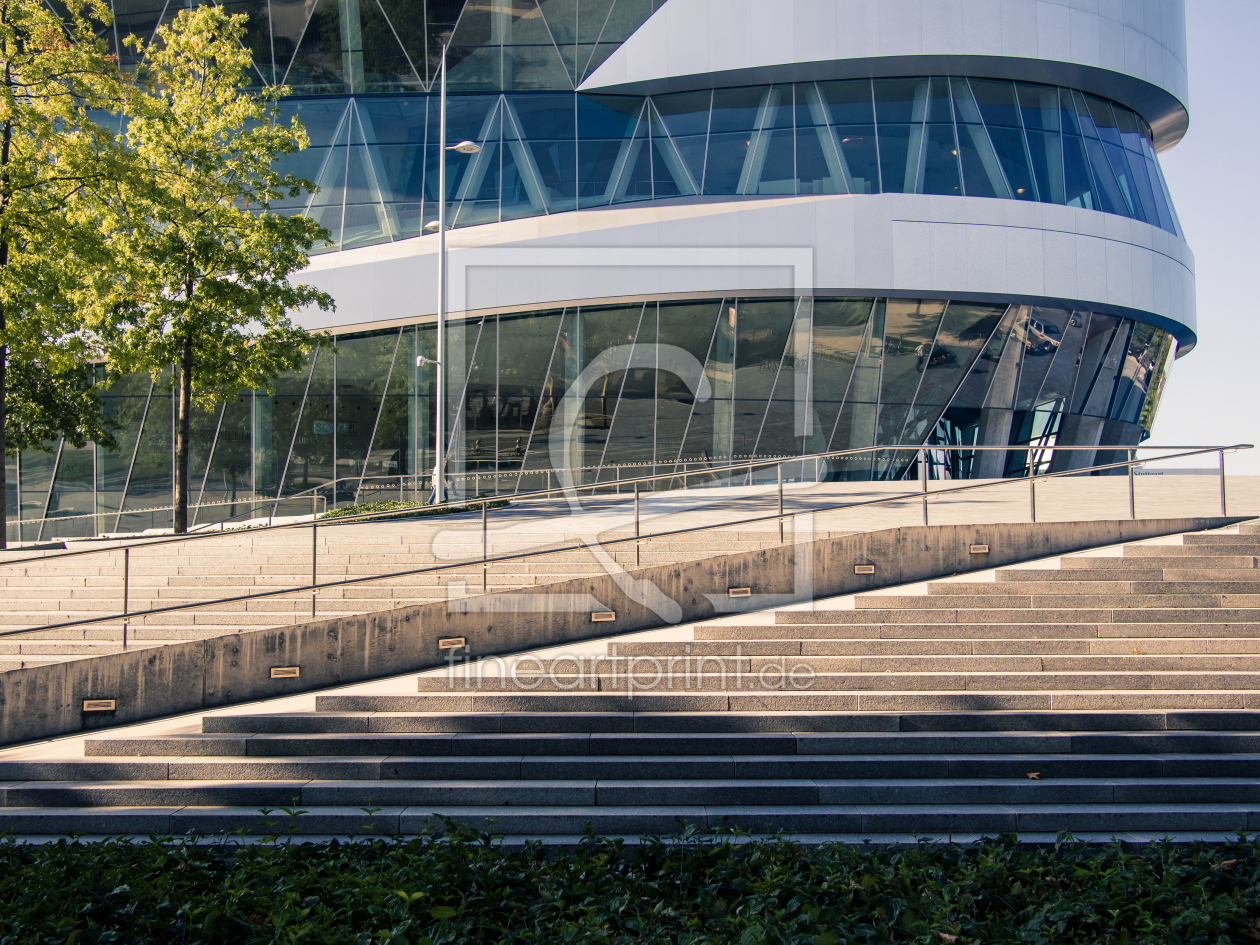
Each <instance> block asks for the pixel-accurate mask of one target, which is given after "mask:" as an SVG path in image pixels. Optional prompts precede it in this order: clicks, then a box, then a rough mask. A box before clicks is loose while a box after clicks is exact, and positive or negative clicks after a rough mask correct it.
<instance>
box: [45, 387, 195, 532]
mask: <svg viewBox="0 0 1260 945" xmlns="http://www.w3.org/2000/svg"><path fill="white" fill-rule="evenodd" d="M172 403H173V398H172V396H171V371H170V369H167V370H165V371H163V372H162V374H161V376H159V377H158V379H157V380H156V381H155V382H154V384H153V396H151V397H150V398H149V408H148V412H147V413H146V415H145V418H144V429H143V430H142V431H141V432H140V443H139V446H138V447H137V448H136V455H135V461H134V462H133V463H132V466H131V478H130V481H129V482H128V485H127V495H126V497H125V498H124V499H123V515H122V517H121V518H120V519H119V523H118V525H119V531H143V530H144V529H146V528H170V527H171V523H172V520H173V517H172V513H171V512H170V511H169V509H170V506H171V503H172V501H173V500H174V472H175V470H174V464H173V461H172V457H173V450H174V436H175V429H174V423H173V421H172V419H171V418H172V412H171V406H172ZM23 492H25V489H23ZM157 508H165V509H167V511H162V512H150V513H145V512H144V511H143V510H145V509H157ZM128 513H135V514H128Z"/></svg>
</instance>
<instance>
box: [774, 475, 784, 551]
mask: <svg viewBox="0 0 1260 945" xmlns="http://www.w3.org/2000/svg"><path fill="white" fill-rule="evenodd" d="M775 469H776V470H778V473H779V544H780V545H781V544H783V464H782V463H779V465H778V466H776V467H775Z"/></svg>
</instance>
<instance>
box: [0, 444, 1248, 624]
mask: <svg viewBox="0 0 1260 945" xmlns="http://www.w3.org/2000/svg"><path fill="white" fill-rule="evenodd" d="M1253 448H1254V447H1253V446H1252V444H1250V443H1239V444H1234V445H1232V446H1211V447H1169V446H1150V447H1122V448H1118V449H1117V450H1115V451H1116V452H1127V453H1128V457H1129V458H1128V459H1127V460H1125V461H1123V462H1118V463H1104V464H1099V465H1094V466H1088V467H1082V468H1077V469H1069V470H1063V471H1060V472H1046V473H1035V472H1034V473H1033V474H1032V475H1029V476H1028V477H1027V479H1028V485H1029V514H1030V518H1031V520H1032V521H1034V522H1035V521H1036V520H1037V496H1036V487H1037V483H1038V482H1039V481H1040V482H1045V481H1048V480H1051V479H1060V478H1066V477H1077V476H1083V475H1092V474H1093V473H1097V472H1114V471H1119V470H1124V471H1126V472H1127V475H1128V499H1129V502H1128V505H1129V517H1130V518H1131V519H1135V518H1136V517H1137V506H1136V496H1135V486H1134V475H1133V470H1134V467H1135V466H1139V465H1145V464H1146V463H1148V462H1160V461H1165V460H1174V459H1186V458H1188V457H1193V456H1206V455H1211V454H1214V453H1215V454H1217V455H1218V458H1219V476H1220V500H1221V515H1222V517H1225V516H1226V515H1227V514H1228V506H1227V497H1226V489H1225V453H1227V452H1234V451H1237V450H1245V449H1253ZM1056 449H1058V450H1090V451H1095V452H1096V451H1097V450H1098V448H1097V447H1056ZM940 450H957V451H964V452H975V451H982V450H1002V451H1004V452H1011V448H1010V447H984V446H969V447H961V446H958V447H955V446H945V447H940V446H877V447H865V448H862V449H857V450H841V451H837V452H831V453H818V454H812V455H808V456H798V457H792V458H791V459H788V460H782V459H774V460H754V461H750V462H747V463H738V464H733V465H726V466H721V467H717V468H712V469H708V470H706V471H705V472H706V474H715V473H731V474H739V476H740V478H742V477H743V476H747V477H748V482H749V483H750V484H754V481H755V470H756V469H757V468H758V467H765V466H773V467H775V469H776V476H775V480H773V481H774V482H776V483H777V501H778V509H777V511H776V512H775V513H771V514H768V515H756V516H753V517H749V518H739V519H736V520H734V521H725V522H719V523H713V524H705V525H695V526H689V527H686V528H677V529H671V530H669V531H664V532H654V533H652V534H649V535H644V534H642V533H641V530H640V514H639V512H640V509H639V505H640V494H641V490H640V488H639V487H640V486H641V485H642V484H644V483H648V482H652V483H655V482H658V481H660V480H668V479H676V478H678V474H677V473H676V472H671V473H662V474H658V475H653V476H643V477H637V478H635V479H633V480H625V481H623V482H622V484H623V485H630V486H632V488H633V501H634V526H633V528H634V533H633V535H629V536H626V537H620V538H609V539H604V538H596V539H593V540H583V541H582V542H581V543H579V544H568V545H561V546H560V547H551V548H545V549H537V550H533V551H525V552H518V553H514V554H502V555H495V556H494V557H491V556H490V554H489V506H490V504H492V503H493V502H494V501H497V500H495V499H493V498H487V499H484V500H481V501H473V502H471V503H468V502H464V503H457V502H448V503H444V504H443V505H441V506H424V507H421V508H420V509H418V510H417V511H423V512H424V513H426V514H433V513H434V512H435V511H439V510H445V511H448V512H452V511H460V510H471V509H474V508H476V507H477V506H480V512H481V557H480V558H479V559H476V558H474V559H469V560H463V561H459V562H454V563H451V564H437V565H433V566H430V567H423V568H412V569H408V570H406V571H392V572H387V573H382V574H374V575H367V576H363V577H354V578H348V579H346V580H338V581H326V582H323V583H320V581H319V543H318V530H319V527H320V523H319V521H318V520H312V521H311V522H309V523H307V522H295V523H286V524H282V525H272V526H267V527H264V528H260V529H258V531H264V532H273V531H283V530H287V529H293V528H308V527H309V528H310V529H311V582H310V583H309V584H303V585H297V586H291V587H286V588H278V589H275V590H269V591H262V592H260V593H257V594H244V595H237V596H234V597H225V598H218V599H215V600H208V601H198V602H195V603H191V604H178V605H174V606H171V607H158V608H151V609H148V610H143V611H129V607H128V599H129V593H130V567H131V549H132V547H136V546H137V545H138V546H140V547H144V548H150V547H154V546H160V545H167V544H175V543H187V542H193V541H198V540H208V539H214V538H220V537H223V536H224V535H225V534H228V533H226V532H213V533H208V534H207V533H201V534H196V535H185V536H176V537H164V538H160V539H156V540H149V541H142V542H137V543H136V544H135V545H128V546H124V549H123V587H122V591H123V608H122V613H119V614H110V615H106V616H100V617H90V618H85V619H80V620H72V621H66V622H64V623H58V624H50V625H44V626H39V627H25V628H18V629H13V630H5V631H0V637H5V636H13V635H16V634H22V633H31V632H34V631H40V632H46V631H50V630H60V629H66V628H70V627H81V626H89V625H92V624H99V623H115V622H118V621H121V622H122V625H123V646H124V648H125V647H126V646H127V632H128V626H129V624H130V621H131V620H133V619H135V618H138V617H149V616H157V615H161V614H170V613H175V612H178V611H187V610H196V609H200V608H203V607H213V606H216V605H222V604H234V603H240V602H242V601H250V600H261V599H265V598H271V597H281V596H284V595H287V594H299V593H305V592H309V593H310V594H311V617H312V619H314V618H315V617H316V610H317V599H318V594H319V592H320V591H321V590H328V589H333V588H343V587H348V586H351V585H357V584H367V583H371V582H373V581H383V580H390V579H394V578H403V577H414V576H418V575H423V574H436V573H439V572H442V571H451V570H456V569H462V568H468V567H475V566H477V565H480V566H481V572H482V591H483V593H484V592H485V591H486V590H487V582H488V575H489V570H490V568H491V567H492V566H493V565H495V564H498V563H503V562H508V561H521V560H525V559H529V558H535V557H542V556H545V555H551V554H558V553H562V552H569V551H581V550H584V549H587V548H590V547H592V546H599V547H600V548H606V547H608V546H613V545H622V544H627V543H630V542H634V543H635V560H636V565H637V563H638V560H639V548H640V546H641V544H642V543H643V542H645V541H652V540H656V539H661V538H669V537H674V536H678V535H686V534H694V533H696V532H701V531H712V530H718V529H724V528H734V527H737V526H741V525H751V524H759V523H763V522H777V524H778V531H779V540H780V542H783V541H784V540H785V535H784V524H785V522H787V521H790V520H792V519H793V518H795V517H796V516H798V515H806V514H811V515H812V514H819V513H824V512H836V511H844V510H848V509H857V508H865V507H869V506H875V505H883V504H888V503H894V502H904V501H906V500H907V499H920V500H921V501H922V509H923V524H924V525H927V524H928V523H929V513H928V504H929V501H930V500H932V499H938V498H940V497H943V496H950V495H956V494H959V493H963V492H974V491H978V490H984V489H996V488H1002V487H1004V486H1005V487H1010V486H1012V485H1013V484H1015V483H1017V482H1018V481H1019V480H1018V479H998V480H989V481H985V482H973V483H970V484H967V485H961V486H954V487H951V488H947V489H938V490H936V491H934V492H932V491H929V489H928V482H929V479H928V478H927V475H926V472H927V465H928V463H927V460H928V457H927V454H928V453H929V452H931V451H940ZM1141 450H1148V451H1155V450H1158V451H1164V452H1167V451H1169V450H1184V451H1185V452H1179V453H1173V454H1171V455H1166V456H1159V457H1156V458H1154V459H1147V460H1140V459H1137V458H1136V457H1135V454H1136V453H1137V452H1138V451H1141ZM875 452H911V453H913V454H916V456H915V460H914V462H915V463H917V465H918V469H919V473H920V475H919V489H917V490H915V491H913V492H904V493H900V494H897V495H891V496H881V497H879V498H875V499H867V500H863V501H860V502H845V503H840V504H835V505H828V506H823V507H816V506H811V507H810V508H807V509H799V510H787V509H785V507H784V493H783V483H784V478H783V468H784V466H791V465H797V464H806V465H808V464H809V463H811V462H814V461H821V460H823V459H831V458H838V457H844V456H858V455H862V454H869V453H875ZM1028 452H1029V454H1030V457H1029V458H1030V464H1029V470H1030V472H1032V471H1033V470H1034V469H1035V466H1034V464H1033V463H1032V462H1031V459H1032V455H1031V454H1032V453H1033V450H1032V449H1030V450H1029V451H1028ZM608 485H609V483H589V484H585V485H580V486H579V485H574V486H567V487H561V488H559V489H547V490H541V491H538V492H533V493H525V494H518V495H516V496H515V497H514V498H516V499H527V498H547V497H551V496H554V495H556V494H562V495H565V496H568V497H571V498H572V497H575V496H576V493H578V492H581V491H592V492H593V491H595V490H599V489H606V488H607V487H608ZM406 515H407V511H406V510H402V511H400V510H390V511H387V512H375V513H365V514H360V515H353V516H346V517H345V518H343V519H337V520H335V521H333V522H327V523H325V524H324V527H326V528H327V527H338V526H342V525H350V524H360V523H363V522H365V521H374V520H379V519H383V518H399V517H405V516H406ZM251 534H257V531H255V532H251ZM116 550H117V547H112V548H93V549H85V550H82V551H71V552H66V553H63V554H56V555H41V556H36V557H30V558H21V559H16V560H11V561H3V562H0V567H12V566H13V565H16V564H25V563H32V562H41V563H46V562H48V561H58V560H61V559H63V558H71V557H80V556H84V555H90V554H103V553H109V552H113V551H116Z"/></svg>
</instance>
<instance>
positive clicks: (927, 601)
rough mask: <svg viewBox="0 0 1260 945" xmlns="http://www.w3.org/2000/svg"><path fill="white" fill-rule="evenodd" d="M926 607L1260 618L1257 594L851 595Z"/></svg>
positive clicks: (874, 606)
mask: <svg viewBox="0 0 1260 945" xmlns="http://www.w3.org/2000/svg"><path fill="white" fill-rule="evenodd" d="M916 607H921V608H923V609H926V610H932V609H939V608H943V607H957V608H961V609H973V608H985V607H987V608H993V609H1006V610H1022V609H1024V608H1028V609H1033V610H1041V609H1044V610H1084V609H1106V610H1112V609H1117V608H1124V609H1133V608H1149V609H1159V608H1165V607H1176V608H1206V607H1230V608H1236V609H1237V608H1244V607H1245V608H1257V610H1256V616H1257V617H1260V594H1225V593H1210V592H1205V593H1202V594H1133V593H1128V592H1125V593H1118V594H1055V593H1050V594H1031V595H1016V594H1005V595H1004V594H973V595H969V596H968V595H964V594H950V595H945V594H862V595H858V596H857V597H856V598H854V608H855V609H856V610H891V609H897V610H906V609H910V608H916Z"/></svg>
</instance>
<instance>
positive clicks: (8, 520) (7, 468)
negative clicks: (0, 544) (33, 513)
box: [0, 456, 22, 542]
mask: <svg viewBox="0 0 1260 945" xmlns="http://www.w3.org/2000/svg"><path fill="white" fill-rule="evenodd" d="M0 460H2V461H3V462H4V514H5V533H4V534H5V540H6V541H10V542H13V541H21V540H22V536H21V534H20V527H19V526H18V525H17V522H18V516H19V515H20V514H21V510H20V509H19V508H18V492H17V484H18V468H17V457H16V456H2V457H0Z"/></svg>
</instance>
